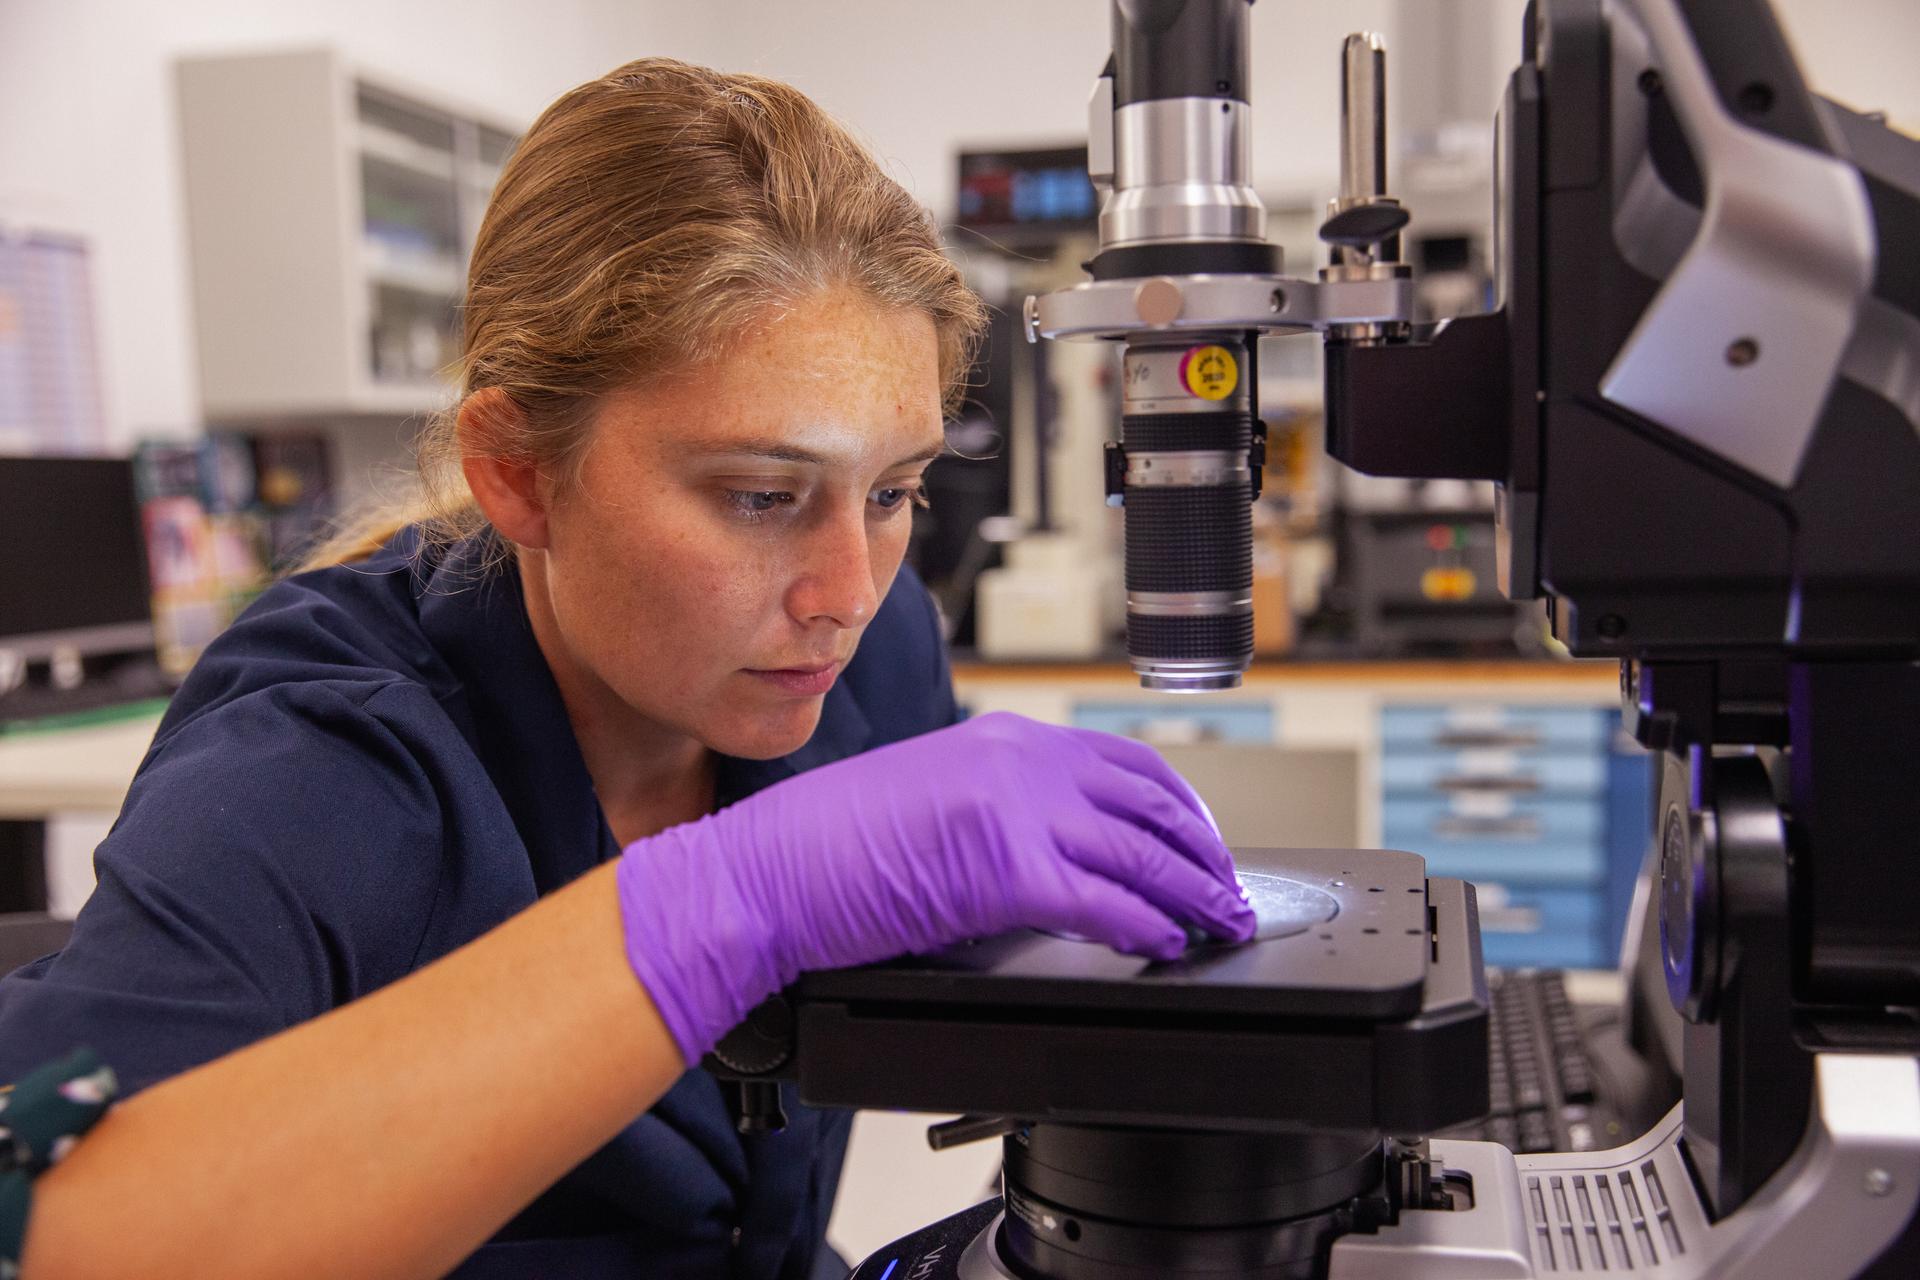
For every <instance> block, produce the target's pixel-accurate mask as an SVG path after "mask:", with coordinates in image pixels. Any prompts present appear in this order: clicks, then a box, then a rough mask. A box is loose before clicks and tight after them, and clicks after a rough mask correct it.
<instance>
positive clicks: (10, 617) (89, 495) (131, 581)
mask: <svg viewBox="0 0 1920 1280" xmlns="http://www.w3.org/2000/svg"><path fill="white" fill-rule="evenodd" d="M0 548H4V549H5V550H4V554H0V645H4V644H6V643H7V642H8V641H9V640H12V639H14V638H16V637H22V636H46V635H53V634H59V633H65V632H76V631H87V630H91V629H94V628H103V627H126V626H128V625H129V624H134V625H143V624H147V623H149V622H150V620H151V616H152V615H151V603H150V601H149V598H148V587H147V553H146V543H145V540H144V539H143V538H142V536H141V532H140V511H139V507H138V505H137V503H136V501H135V498H134V487H133V464H132V463H131V462H130V461H128V460H127V459H124V458H0ZM83 647H84V646H83Z"/></svg>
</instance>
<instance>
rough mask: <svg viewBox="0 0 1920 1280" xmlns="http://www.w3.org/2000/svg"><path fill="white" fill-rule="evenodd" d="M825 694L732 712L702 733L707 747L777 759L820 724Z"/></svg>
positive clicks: (751, 757) (740, 756)
mask: <svg viewBox="0 0 1920 1280" xmlns="http://www.w3.org/2000/svg"><path fill="white" fill-rule="evenodd" d="M824 701H825V699H824V698H810V699H808V700H807V701H806V702H805V703H802V704H799V705H794V706H787V707H781V708H779V709H777V710H766V711H761V712H759V713H757V714H744V715H737V716H729V717H727V718H726V719H725V721H724V722H723V723H722V724H719V725H716V726H715V727H714V730H713V732H710V733H704V734H701V735H700V737H701V739H702V741H704V742H705V743H706V744H707V746H708V747H710V748H712V749H713V750H715V751H718V752H719V753H720V754H722V755H728V756H733V757H735V758H737V759H740V760H777V759H779V758H780V757H781V756H784V755H790V754H792V753H793V752H795V751H798V750H799V749H800V748H801V747H804V746H805V745H806V744H807V739H809V738H811V737H812V736H813V731H814V730H815V729H816V728H818V727H819V725H820V707H821V704H822V703H823V702H824Z"/></svg>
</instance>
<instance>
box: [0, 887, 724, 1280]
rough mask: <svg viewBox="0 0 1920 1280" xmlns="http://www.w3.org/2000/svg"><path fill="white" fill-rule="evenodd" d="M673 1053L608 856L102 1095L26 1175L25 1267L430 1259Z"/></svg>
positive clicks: (454, 1259)
mask: <svg viewBox="0 0 1920 1280" xmlns="http://www.w3.org/2000/svg"><path fill="white" fill-rule="evenodd" d="M685 1069H686V1067H685V1063H684V1062H683V1060H682V1058H681V1056H680V1050H679V1049H678V1048H677V1047H676V1045H675V1043H674V1041H673V1039H672V1037H671V1036H669V1035H668V1033H667V1029H666V1027H665V1025H664V1024H663V1023H662V1021H661V1019H660V1015H659V1014H658V1012H656V1010H655V1008H654V1005H653V1002H652V1001H651V1000H650V999H649V998H648V995H647V993H646V991H645V989H644V988H642V987H641V985H640V983H639V982H638V981H637V980H636V979H635V977H634V972H633V969H632V968H631V967H630V966H629V964H628V962H627V957H626V954H625V951H624V949H623V944H622V928H621V915H620V908H619V904H618V902H617V900H616V896H615V892H614V866H613V865H612V864H609V865H607V866H605V867H601V868H599V869H598V870H596V871H594V872H592V873H590V874H588V875H586V876H583V877H581V878H580V879H579V880H578V881H576V882H574V883H573V884H572V885H569V886H568V887H566V888H564V889H562V890H560V891H558V892H556V893H554V894H552V895H550V896H549V897H547V898H546V899H544V900H542V901H541V902H539V903H537V904H536V905H534V906H533V907H530V908H528V909H527V910H526V911H524V912H522V913H521V914H520V915H518V916H516V917H514V918H513V919H512V920H509V921H508V922H507V923H505V924H503V925H501V926H500V927H499V928H497V929H494V930H493V931H491V932H490V933H488V934H486V935H484V936H483V937H481V938H479V939H477V940H476V941H474V942H472V943H469V944H468V945H466V946H464V947H462V948H460V949H459V950H458V951H455V952H453V953H452V954H450V955H448V956H446V957H444V958H443V959H441V960H439V961H438V962H436V963H434V964H432V965H430V966H428V967H426V968H424V969H422V970H420V971H419V972H418V973H415V974H412V975H409V976H408V977H406V978H404V979H401V980H400V981H397V982H394V983H393V984H391V985H389V986H387V987H385V988H383V989H381V990H380V991H377V992H375V993H373V994H372V995H369V996H367V997H365V998H364V999H361V1000H357V1001H355V1002H354V1003H352V1004H349V1005H346V1006H343V1007H342V1008H339V1009H336V1010H334V1011H333V1012H331V1013H328V1014H325V1015H323V1016H321V1017H319V1018H316V1019H314V1020H313V1021H311V1022H307V1023H303V1024H302V1025H300V1026H297V1027H294V1028H292V1029H291V1030H288V1031H285V1032H282V1033H281V1034H279V1035H276V1036H273V1037H271V1038H270V1039H267V1040H263V1041H260V1042H259V1043H257V1044H254V1045H251V1046H249V1047H247V1048H245V1049H242V1050H239V1051H237V1052H235V1053H232V1054H229V1055H228V1056H226V1057H224V1058H221V1059H218V1060H216V1061H214V1062H211V1063H208V1064H207V1065H206V1066H203V1067H200V1068H197V1069H195V1070H193V1071H189V1072H187V1073H185V1074H183V1075H180V1076H176V1077H174V1078H173V1079H171V1080H168V1081H166V1082H164V1083H162V1084H159V1085H155V1086H154V1087H153V1088H151V1089H148V1090H146V1091H145V1092H143V1093H141V1094H138V1095H137V1096H135V1097H133V1098H132V1099H130V1100H129V1101H127V1102H125V1103H123V1104H122V1105H121V1106H119V1107H117V1108H115V1110H114V1111H113V1112H111V1113H110V1114H109V1115H108V1116H107V1117H106V1118H104V1119H103V1120H102V1121H101V1122H100V1123H99V1124H98V1125H97V1126H96V1127H95V1128H94V1129H93V1130H92V1132H91V1133H89V1134H88V1136H87V1138H86V1139H85V1141H83V1142H81V1143H80V1144H78V1146H77V1147H76V1148H75V1149H74V1151H73V1153H72V1154H71V1155H70V1156H68V1158H67V1159H66V1160H64V1161H63V1162H61V1163H60V1164H59V1165H56V1166H55V1167H54V1168H53V1169H52V1170H50V1171H49V1172H48V1173H47V1174H46V1175H44V1176H43V1177H42V1178H41V1179H40V1180H39V1182H38V1184H37V1185H36V1188H35V1194H34V1204H33V1216H32V1219H31V1221H30V1224H29V1228H28V1231H27V1239H26V1253H25V1256H24V1258H23V1259H22V1262H23V1264H24V1265H23V1268H22V1273H21V1274H22V1277H23V1280H64V1278H65V1277H96V1276H97V1277H114V1278H115V1280H124V1277H127V1276H141V1277H151V1278H153V1280H162V1278H164V1277H170V1276H182V1277H187V1276H191V1277H194V1278H195V1280H218V1278H219V1277H223V1276H247V1277H254V1276H263V1275H275V1276H297V1275H315V1276H319V1275H353V1276H369V1277H388V1276H390V1277H422V1276H434V1275H440V1274H442V1273H444V1272H446V1271H447V1270H449V1269H451V1268H452V1267H453V1266H454V1265H455V1264H457V1263H458V1262H459V1261H460V1260H461V1259H463V1258H465V1257H466V1256H467V1255H468V1254H470V1253H471V1252H473V1250H474V1249H476V1248H477V1247H479V1245H480V1244H481V1243H482V1242H483V1241H485V1240H486V1239H487V1238H488V1237H489V1236H491V1235H492V1234H493V1233H494V1232H495V1231H496V1230H498V1229H499V1228H500V1226H501V1225H502V1224H503V1223H505V1222H506V1221H507V1220H508V1219H509V1218H511V1217H512V1216H513V1215H514V1214H515V1213H516V1212H518V1211H519V1210H520V1209H521V1208H523V1207H524V1206H525V1205H526V1204H527V1203H529V1202H530V1201H531V1200H532V1199H533V1198H534V1197H535V1196H537V1195H538V1194H539V1193H540V1192H542V1191H544V1190H545V1189H546V1188H547V1187H549V1186H551V1185H552V1184H553V1183H554V1181H556V1180H557V1179H558V1178H560V1177H561V1176H562V1175H563V1174H565V1173H566V1172H567V1171H568V1170H569V1169H571V1168H573V1166H574V1165H576V1164H578V1163H579V1162H580V1161H581V1160H583V1159H585V1158H586V1157H587V1156H588V1155H590V1154H591V1153H592V1152H593V1151H595V1150H597V1149H598V1148H599V1147H600V1146H602V1145H603V1144H604V1143H606V1142H607V1141H608V1140H609V1139H611V1138H612V1137H613V1136H614V1135H615V1134H616V1133H618V1132H619V1130H620V1129H621V1128H622V1127H624V1126H625V1125H627V1124H628V1123H630V1122H631V1121H632V1120H633V1119H634V1117H636V1116H638V1115H639V1114H640V1113H641V1112H643V1111H645V1110H646V1109H647V1108H648V1107H649V1106H651V1105H652V1104H653V1102H654V1101H655V1100H656V1099H657V1098H659V1097H660V1096H661V1095H662V1094H664V1093H665V1092H666V1091H667V1089H668V1088H670V1087H671V1086H672V1084H673V1082H674V1081H675V1080H676V1079H677V1078H678V1077H679V1076H680V1074H681V1073H682V1072H683V1071H684V1070H685Z"/></svg>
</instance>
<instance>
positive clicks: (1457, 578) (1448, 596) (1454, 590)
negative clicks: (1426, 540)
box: [1420, 565, 1479, 600]
mask: <svg viewBox="0 0 1920 1280" xmlns="http://www.w3.org/2000/svg"><path fill="white" fill-rule="evenodd" d="M1477 585H1479V583H1478V580H1477V579H1476V578H1475V577H1474V574H1473V570H1471V569H1463V568H1460V567H1458V566H1454V567H1445V566H1440V565H1436V566H1434V567H1433V568H1431V569H1428V570H1427V571H1426V572H1425V573H1423V574H1421V575H1420V594H1421V595H1423V596H1425V597H1426V598H1427V599H1429V600H1470V599H1472V598H1473V589H1474V587H1476V586H1477Z"/></svg>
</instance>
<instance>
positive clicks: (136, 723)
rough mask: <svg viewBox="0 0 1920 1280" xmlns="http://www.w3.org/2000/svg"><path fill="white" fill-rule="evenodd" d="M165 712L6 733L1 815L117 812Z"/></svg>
mask: <svg viewBox="0 0 1920 1280" xmlns="http://www.w3.org/2000/svg"><path fill="white" fill-rule="evenodd" d="M159 724H160V717H159V716H157V715H142V716H139V717H138V718H135V719H130V720H121V721H115V722H113V723H110V724H98V725H89V726H87V727H85V728H68V729H57V730H50V731H47V732H29V733H9V734H5V735H0V819H14V820H26V821H32V820H35V819H40V818H45V817H47V816H48V815H49V814H54V813H86V812H95V813H109V814H111V813H115V812H118V811H119V808H120V802H121V801H122V800H124V799H125V798H126V795H127V784H128V783H129V782H131V781H132V780H133V773H134V770H135V769H138V768H139V767H140V761H141V760H142V759H143V758H144V757H145V756H146V754H147V746H148V744H149V743H151V742H152V741H153V731H154V730H155V729H156V728H158V727H159Z"/></svg>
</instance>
